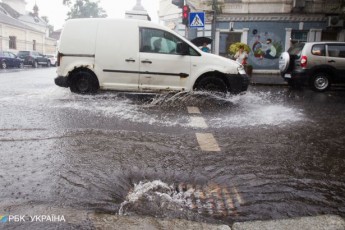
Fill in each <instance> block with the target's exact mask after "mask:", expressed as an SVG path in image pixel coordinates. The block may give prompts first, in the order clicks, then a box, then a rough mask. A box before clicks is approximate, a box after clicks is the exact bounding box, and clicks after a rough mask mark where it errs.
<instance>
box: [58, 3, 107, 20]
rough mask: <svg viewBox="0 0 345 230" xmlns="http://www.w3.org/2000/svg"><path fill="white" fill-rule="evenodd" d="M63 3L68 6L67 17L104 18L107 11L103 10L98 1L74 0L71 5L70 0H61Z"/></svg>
mask: <svg viewBox="0 0 345 230" xmlns="http://www.w3.org/2000/svg"><path fill="white" fill-rule="evenodd" d="M63 4H65V5H68V6H69V7H70V11H69V12H68V13H67V16H68V18H67V19H71V18H105V17H107V13H106V12H105V10H104V9H103V8H101V7H99V6H98V4H99V1H97V2H92V1H90V0H76V1H75V2H74V4H73V5H71V0H63Z"/></svg>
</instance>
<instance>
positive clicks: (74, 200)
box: [0, 68, 345, 229]
mask: <svg viewBox="0 0 345 230" xmlns="http://www.w3.org/2000/svg"><path fill="white" fill-rule="evenodd" d="M54 77H55V68H42V69H37V70H31V69H29V70H22V71H6V72H1V73H0V85H1V87H2V90H1V91H0V112H1V118H0V145H1V148H0V158H1V162H2V167H1V168H0V179H1V180H0V198H1V199H0V216H1V215H2V216H4V215H10V214H11V215H19V214H21V215H29V214H30V213H31V214H33V215H49V214H56V215H57V214H59V215H64V217H65V219H66V221H67V222H68V224H67V223H30V224H31V225H30V224H29V223H18V224H15V225H12V224H13V223H7V224H6V226H7V227H8V228H11V227H14V226H15V227H16V228H23V229H25V228H27V227H28V226H30V227H32V228H35V227H36V226H44V227H45V228H49V227H51V228H52V229H53V228H55V227H56V226H58V227H59V226H60V227H61V226H64V227H66V226H67V227H70V228H72V229H74V228H80V227H81V228H91V229H92V228H94V225H93V223H92V221H90V220H89V219H87V218H84V217H80V216H78V215H77V214H76V213H78V212H80V213H83V212H90V213H95V214H104V213H107V214H114V215H115V214H116V215H118V214H119V213H120V214H122V215H128V216H133V215H140V216H153V217H161V218H180V219H186V220H195V221H202V222H207V223H224V224H231V223H233V222H235V221H248V220H272V219H282V218H290V217H300V216H316V215H322V214H335V215H340V216H342V217H344V216H345V195H344V194H345V166H344V165H345V156H344V153H345V147H344V144H343V143H345V136H344V133H345V119H344V117H345V88H342V87H337V88H335V89H333V90H331V91H329V92H326V93H323V94H320V93H315V92H313V91H310V90H308V89H300V90H291V89H289V88H288V87H287V86H283V87H274V86H263V85H253V86H250V88H249V90H248V92H247V93H245V94H242V95H236V96H228V97H226V98H220V97H217V96H214V95H209V94H205V93H192V94H188V93H179V94H165V95H138V94H125V93H115V92H103V93H101V94H98V95H96V96H81V95H75V94H72V93H70V92H69V90H68V89H64V88H60V87H57V86H55V85H54V83H53V79H54ZM189 106H193V107H197V108H198V109H199V110H200V113H201V114H200V115H194V114H189V113H188V109H187V107H189ZM196 116H197V117H202V118H203V119H204V121H205V123H206V125H207V126H205V127H204V126H195V125H193V123H192V122H191V118H192V117H196ZM196 133H212V134H213V136H214V138H215V139H216V141H217V143H218V145H219V149H220V151H202V150H201V149H200V146H199V143H198V140H197V137H196ZM54 210H58V211H56V213H52V212H54ZM71 210H73V211H71Z"/></svg>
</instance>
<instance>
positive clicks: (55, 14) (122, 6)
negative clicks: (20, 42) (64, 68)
mask: <svg viewBox="0 0 345 230" xmlns="http://www.w3.org/2000/svg"><path fill="white" fill-rule="evenodd" d="M26 2H27V3H28V4H27V6H26V10H28V11H32V8H33V7H34V5H35V0H26ZM141 2H142V5H143V7H144V8H145V9H146V10H147V11H148V13H149V15H150V17H151V19H152V21H155V22H158V15H157V14H158V13H157V12H158V4H159V0H142V1H141ZM36 3H37V6H38V7H39V15H40V16H47V17H48V19H49V23H50V24H52V25H53V26H54V29H60V28H61V27H62V25H63V23H64V21H65V19H66V18H67V12H68V11H69V9H68V7H66V6H64V5H63V4H62V0H36ZM135 4H136V0H121V1H119V0H100V6H101V7H102V8H103V9H104V10H105V11H106V12H107V14H108V18H124V17H125V12H126V11H127V10H131V9H133V7H134V6H135Z"/></svg>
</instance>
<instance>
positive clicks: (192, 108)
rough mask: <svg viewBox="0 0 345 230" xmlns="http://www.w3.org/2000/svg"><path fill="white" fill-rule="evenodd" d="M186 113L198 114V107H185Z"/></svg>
mask: <svg viewBox="0 0 345 230" xmlns="http://www.w3.org/2000/svg"><path fill="white" fill-rule="evenodd" d="M187 110H188V113H191V114H200V110H199V108H198V107H192V106H187Z"/></svg>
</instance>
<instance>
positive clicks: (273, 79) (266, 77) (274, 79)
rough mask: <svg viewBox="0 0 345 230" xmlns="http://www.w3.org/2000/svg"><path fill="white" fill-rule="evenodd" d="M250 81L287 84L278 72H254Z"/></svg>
mask: <svg viewBox="0 0 345 230" xmlns="http://www.w3.org/2000/svg"><path fill="white" fill-rule="evenodd" d="M250 82H251V85H267V86H287V83H286V82H285V81H284V80H283V78H282V77H281V76H280V75H277V74H258V73H253V75H252V77H251V81H250Z"/></svg>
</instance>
